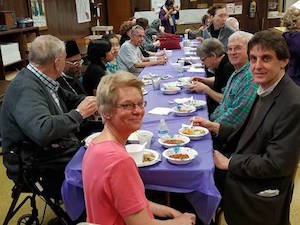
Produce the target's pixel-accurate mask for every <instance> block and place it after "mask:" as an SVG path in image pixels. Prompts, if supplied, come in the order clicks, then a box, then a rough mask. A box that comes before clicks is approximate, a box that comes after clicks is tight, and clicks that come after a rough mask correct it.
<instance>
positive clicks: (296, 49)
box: [282, 6, 300, 86]
mask: <svg viewBox="0 0 300 225" xmlns="http://www.w3.org/2000/svg"><path fill="white" fill-rule="evenodd" d="M282 25H283V26H285V27H286V29H287V32H285V33H283V38H284V39H285V41H286V43H287V45H288V47H289V51H290V54H291V57H290V61H289V67H288V69H287V71H286V72H287V74H288V75H289V76H290V77H291V78H292V79H293V81H295V83H296V84H297V85H298V86H300V10H299V9H298V8H296V7H294V6H293V7H291V8H289V9H288V10H287V11H286V13H285V14H284V16H283V20H282Z"/></svg>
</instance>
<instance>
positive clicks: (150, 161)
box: [137, 149, 160, 167]
mask: <svg viewBox="0 0 300 225" xmlns="http://www.w3.org/2000/svg"><path fill="white" fill-rule="evenodd" d="M159 161H160V154H159V153H158V152H157V151H155V150H152V149H145V150H144V155H143V162H141V163H137V167H144V166H151V165H154V164H156V163H158V162H159Z"/></svg>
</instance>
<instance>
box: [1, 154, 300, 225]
mask: <svg viewBox="0 0 300 225" xmlns="http://www.w3.org/2000/svg"><path fill="white" fill-rule="evenodd" d="M12 185H13V183H12V182H11V181H10V180H9V179H8V178H7V176H6V173H5V168H4V166H3V162H2V156H1V157H0V187H1V188H0V189H1V191H0V224H3V221H4V218H5V216H6V213H7V211H8V208H9V206H10V204H11V188H12ZM23 197H24V196H23ZM37 204H38V208H39V215H40V217H39V218H40V219H41V218H42V214H43V210H44V206H45V204H44V202H43V201H42V200H41V199H38V201H37ZM26 213H30V205H29V204H27V205H25V206H24V207H23V208H22V209H21V210H20V212H19V213H17V215H16V216H15V217H14V218H13V219H12V220H11V222H10V223H9V224H10V225H16V224H17V220H18V218H19V217H20V216H21V215H24V214H26ZM54 217H55V216H54V213H53V212H52V210H51V209H50V208H49V207H47V209H46V214H45V219H44V223H43V224H47V222H48V221H49V220H50V219H52V218H54ZM299 221H300V169H298V171H297V175H296V180H295V189H294V196H293V201H292V205H291V224H292V225H298V224H300V222H299ZM221 225H226V222H225V221H224V218H223V219H222V222H221Z"/></svg>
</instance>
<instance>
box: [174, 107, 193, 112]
mask: <svg viewBox="0 0 300 225" xmlns="http://www.w3.org/2000/svg"><path fill="white" fill-rule="evenodd" d="M177 111H178V112H182V113H187V112H191V111H193V109H191V108H190V107H182V106H180V107H177Z"/></svg>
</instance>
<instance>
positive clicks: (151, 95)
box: [139, 50, 221, 224]
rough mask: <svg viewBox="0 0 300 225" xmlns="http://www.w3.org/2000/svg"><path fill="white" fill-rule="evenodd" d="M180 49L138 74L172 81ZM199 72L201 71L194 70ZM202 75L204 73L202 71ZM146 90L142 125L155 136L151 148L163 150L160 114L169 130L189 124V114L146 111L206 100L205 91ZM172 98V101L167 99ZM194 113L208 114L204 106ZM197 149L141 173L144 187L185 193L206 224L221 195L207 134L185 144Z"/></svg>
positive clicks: (174, 76)
mask: <svg viewBox="0 0 300 225" xmlns="http://www.w3.org/2000/svg"><path fill="white" fill-rule="evenodd" d="M182 56H183V55H182V51H181V50H177V51H173V55H172V58H171V59H169V62H168V63H167V64H166V65H164V66H154V67H147V68H145V69H144V70H143V71H142V73H141V74H140V77H142V76H143V75H144V74H147V73H152V74H158V75H161V76H164V75H167V74H170V75H172V76H173V78H171V79H168V80H162V83H165V82H172V81H176V80H177V79H178V73H177V72H176V70H175V69H174V68H173V67H172V66H171V64H170V62H172V63H173V62H176V61H177V59H178V58H179V57H182ZM195 75H196V74H194V73H188V72H184V76H185V77H187V76H195ZM197 75H201V74H197ZM202 75H203V74H202ZM145 90H147V91H148V94H147V95H145V96H144V99H145V100H146V101H147V103H148V104H147V106H146V108H145V116H144V120H143V124H142V129H145V130H150V131H152V132H153V133H154V137H153V138H154V140H153V142H152V144H151V146H150V148H151V149H153V150H156V151H158V152H160V153H162V152H163V151H164V150H165V149H164V148H163V147H162V146H161V145H160V144H159V143H158V141H157V139H158V136H157V131H158V124H159V121H160V119H161V118H164V119H165V121H166V123H167V125H168V128H169V133H173V134H175V133H178V130H179V129H180V128H181V125H182V123H185V124H189V123H190V122H189V119H190V118H191V116H187V117H178V116H176V115H175V114H174V113H170V114H169V115H167V116H161V115H153V114H149V113H148V112H149V111H150V110H151V109H153V108H154V107H158V106H160V107H173V106H174V104H173V103H172V102H173V100H174V99H175V98H183V97H191V96H193V98H194V99H199V100H205V95H203V94H195V93H189V92H186V91H184V90H182V91H181V92H180V93H178V94H176V95H164V94H162V92H161V91H160V90H155V91H154V90H153V88H152V85H148V86H146V87H145ZM170 102H171V103H170ZM193 115H198V116H202V117H206V118H207V116H208V115H207V110H206V108H204V109H202V110H201V109H200V110H197V111H196V112H195V113H194V114H193ZM187 146H188V147H191V148H193V149H195V150H196V151H197V152H198V157H197V158H195V159H194V160H193V161H192V162H191V163H190V164H187V165H173V164H170V163H169V162H168V161H167V160H166V159H165V158H163V157H162V162H160V163H158V164H155V165H153V166H149V167H144V168H140V169H139V171H140V175H141V177H142V180H143V182H144V184H145V187H146V188H147V189H151V190H159V191H167V192H178V193H186V196H187V198H188V200H189V201H190V202H191V204H192V205H193V207H194V208H195V210H196V212H197V215H198V217H199V218H200V219H201V220H202V221H203V222H204V223H206V224H209V222H210V221H211V219H212V216H213V214H214V212H215V210H216V208H217V206H218V204H219V201H220V199H221V197H220V194H219V192H218V190H217V189H216V187H215V184H214V179H213V172H214V163H213V155H212V141H211V137H210V135H206V136H205V137H203V138H202V139H200V140H196V141H191V142H190V143H189V144H188V145H187Z"/></svg>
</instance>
